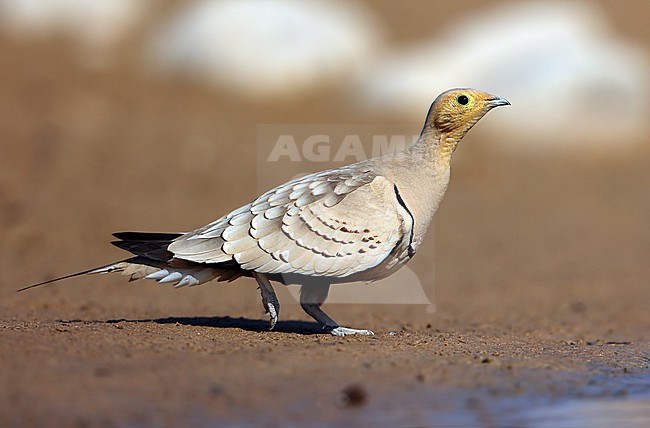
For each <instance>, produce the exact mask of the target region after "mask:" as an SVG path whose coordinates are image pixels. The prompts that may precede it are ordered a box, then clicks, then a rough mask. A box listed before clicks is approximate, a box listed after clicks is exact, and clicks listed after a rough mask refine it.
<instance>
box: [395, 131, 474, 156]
mask: <svg viewBox="0 0 650 428" xmlns="http://www.w3.org/2000/svg"><path fill="white" fill-rule="evenodd" d="M463 135H464V134H460V133H459V132H458V131H456V132H453V131H452V132H441V131H439V130H437V129H435V128H433V127H427V126H425V127H424V129H423V130H422V133H421V134H420V138H418V140H417V141H416V142H415V144H413V145H412V146H411V147H409V149H408V150H409V151H410V152H411V154H412V155H414V156H419V157H420V158H422V159H423V160H425V161H428V162H433V163H438V164H443V165H449V162H450V161H451V155H452V154H453V153H454V150H456V147H457V146H458V142H459V141H460V140H461V139H462V138H463Z"/></svg>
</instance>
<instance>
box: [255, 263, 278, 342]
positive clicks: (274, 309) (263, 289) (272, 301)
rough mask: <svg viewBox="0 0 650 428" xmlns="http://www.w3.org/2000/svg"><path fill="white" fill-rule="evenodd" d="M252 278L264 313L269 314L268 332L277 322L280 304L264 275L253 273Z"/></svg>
mask: <svg viewBox="0 0 650 428" xmlns="http://www.w3.org/2000/svg"><path fill="white" fill-rule="evenodd" d="M253 276H254V277H255V280H256V281H257V284H258V285H259V288H260V293H261V294H262V304H263V305H264V309H266V313H267V314H269V330H273V327H275V324H276V323H277V322H278V315H280V302H279V301H278V297H277V296H276V295H275V291H273V286H272V285H271V281H269V279H268V278H267V277H266V275H264V274H261V273H257V272H253Z"/></svg>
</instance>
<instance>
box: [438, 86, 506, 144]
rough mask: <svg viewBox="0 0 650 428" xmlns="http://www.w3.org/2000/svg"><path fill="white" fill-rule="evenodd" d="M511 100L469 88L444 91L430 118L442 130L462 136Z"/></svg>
mask: <svg viewBox="0 0 650 428" xmlns="http://www.w3.org/2000/svg"><path fill="white" fill-rule="evenodd" d="M505 105H510V102H508V100H506V99H504V98H500V97H497V96H494V95H491V94H488V93H486V92H481V91H477V90H474V89H469V88H462V89H451V90H449V91H446V92H443V93H442V94H440V95H439V96H438V98H436V100H435V101H434V102H433V105H432V106H431V111H430V113H429V115H430V117H429V120H432V121H433V125H434V126H435V128H436V129H438V130H439V131H440V132H443V133H446V134H454V135H456V136H457V137H458V138H462V137H463V135H465V133H466V132H467V131H469V130H470V128H471V127H472V126H474V124H476V122H478V121H479V120H480V119H481V118H482V117H483V116H485V114H486V113H487V112H488V111H490V110H492V109H493V108H494V107H498V106H505Z"/></svg>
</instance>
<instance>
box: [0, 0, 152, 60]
mask: <svg viewBox="0 0 650 428" xmlns="http://www.w3.org/2000/svg"><path fill="white" fill-rule="evenodd" d="M149 5H150V0H137V1H134V0H0V31H3V32H6V33H8V34H10V35H12V36H14V37H20V38H38V37H48V36H51V35H53V34H62V35H65V36H66V37H69V38H70V39H72V40H73V41H75V42H76V43H77V44H78V46H79V48H80V50H79V53H80V55H82V58H81V60H83V61H86V62H88V63H102V62H106V61H108V60H109V58H108V57H109V56H110V55H111V53H112V52H111V51H112V50H113V49H114V48H115V45H116V43H117V42H118V41H120V40H121V39H122V38H123V37H124V36H125V35H126V33H127V32H128V31H129V30H130V29H132V28H133V26H134V25H135V24H136V23H137V22H138V20H139V19H140V18H141V17H142V15H143V12H145V11H146V10H147V9H148V6H149Z"/></svg>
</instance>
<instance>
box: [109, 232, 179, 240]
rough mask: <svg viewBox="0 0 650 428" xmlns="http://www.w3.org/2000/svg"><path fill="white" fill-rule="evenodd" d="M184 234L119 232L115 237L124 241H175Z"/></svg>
mask: <svg viewBox="0 0 650 428" xmlns="http://www.w3.org/2000/svg"><path fill="white" fill-rule="evenodd" d="M182 235H183V234H182V233H149V232H117V233H114V234H113V236H114V237H116V238H117V239H119V240H122V241H167V242H170V241H173V240H174V239H176V238H178V237H179V236H182Z"/></svg>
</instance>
